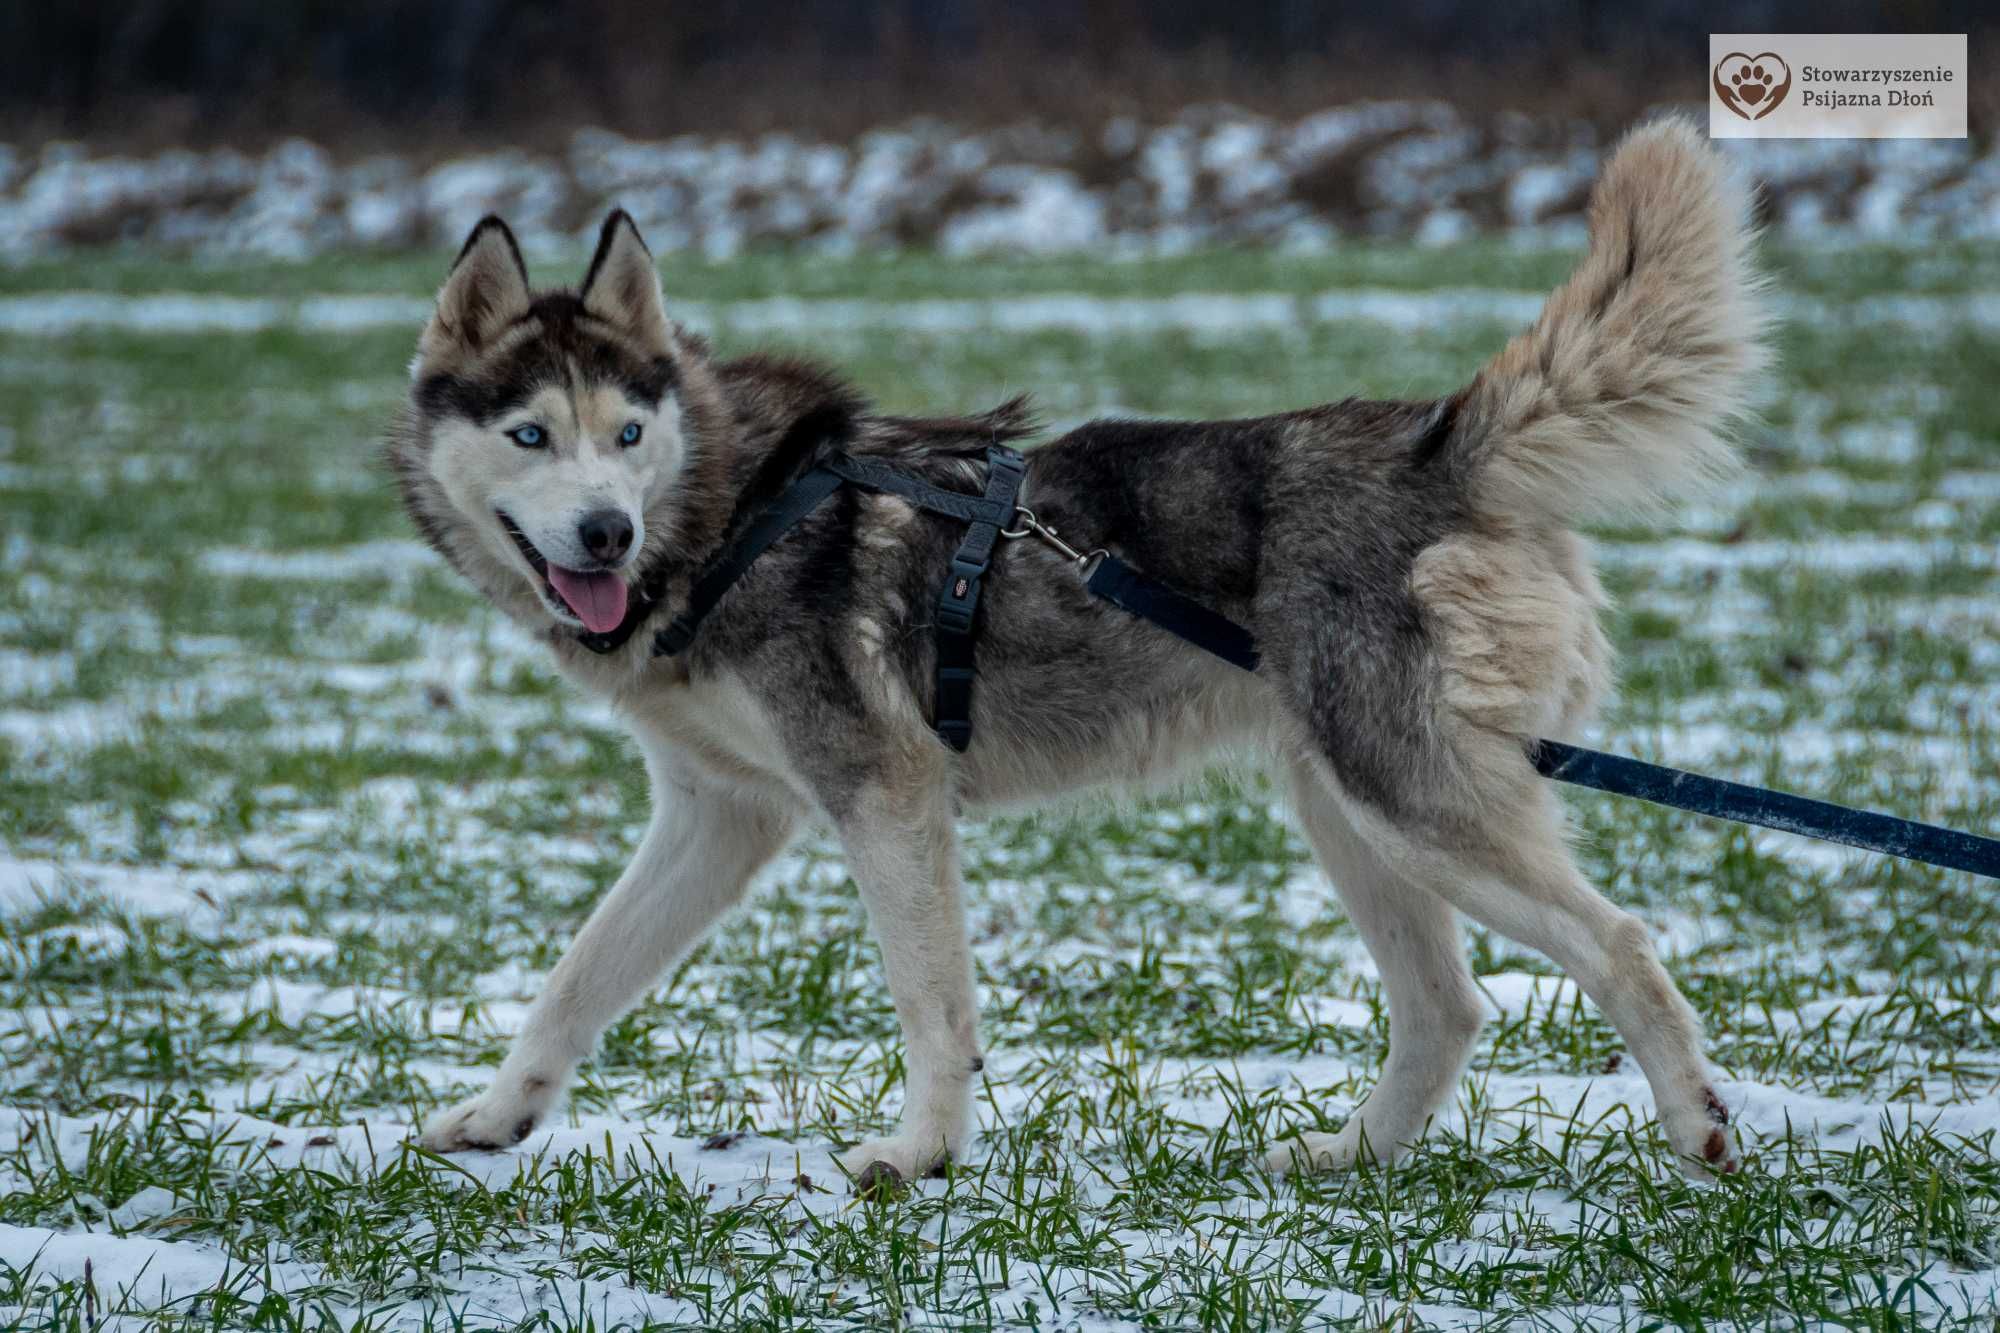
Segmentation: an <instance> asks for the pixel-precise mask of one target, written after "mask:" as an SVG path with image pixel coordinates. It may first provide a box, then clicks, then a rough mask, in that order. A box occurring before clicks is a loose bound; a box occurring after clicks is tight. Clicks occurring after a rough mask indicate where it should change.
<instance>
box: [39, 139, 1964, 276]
mask: <svg viewBox="0 0 2000 1333" xmlns="http://www.w3.org/2000/svg"><path fill="white" fill-rule="evenodd" d="M1608 146H1609V145H1608V144H1607V143H1605V142H1603V141H1601V140H1600V138H1599V136H1598V134H1597V132H1596V131H1595V130H1594V129H1593V128H1592V127H1591V126H1590V125H1588V124H1586V123H1583V122H1571V121H1564V120H1555V119H1536V118H1532V117H1529V116H1525V115H1521V114H1507V115H1502V116H1498V117H1494V118H1491V119H1488V120H1482V121H1480V122H1478V123H1471V122H1468V121H1467V120H1466V119H1465V117H1464V116H1463V114H1462V113H1461V112H1459V111H1458V110H1457V109H1455V108H1453V107H1452V106H1450V105H1448V104H1446V103H1443V102H1380V103H1361V104H1356V105H1352V106H1338V107H1332V108H1329V109H1327V110H1325V111H1322V112H1318V113H1316V114H1313V115H1309V116H1305V117H1303V118H1301V119H1299V120H1296V121H1292V122H1280V121H1273V120H1270V119H1267V118H1264V117H1260V116H1256V115H1252V114H1250V113H1248V112H1244V111H1241V110H1238V109H1235V108H1230V107H1226V106H1208V107H1195V108H1190V109H1188V110H1186V111H1184V112H1182V113H1181V114H1180V115H1178V116H1176V117H1175V118H1174V119H1172V120H1171V121H1168V122H1166V123H1163V124H1141V123H1139V122H1137V121H1134V120H1131V119H1115V120H1113V121H1111V122H1109V123H1107V124H1105V125H1103V126H1101V127H1100V128H1099V129H1098V130H1097V131H1096V132H1095V133H1086V132H1082V131H1077V130H1053V129H1049V128H1046V127H1038V126H1034V125H1019V126H1014V127H1010V128H1004V129H999V130H985V131H975V130H969V129H964V128H959V127H955V126H952V125H949V124H944V123H939V122H931V121H924V122H917V123H913V124H907V125H896V126H887V127H884V128H882V129H879V130H876V131H874V132H872V133H869V134H866V135H863V136H862V137H860V138H859V139H857V140H855V141H854V142H851V143H827V142H817V141H814V140H811V139H809V138H804V137H800V136H797V135H792V134H771V135H767V136H765V137H764V138H761V139H756V140H751V141H738V140H732V139H709V138H698V137H692V136H687V137H681V138H676V139H671V140H668V141H665V142H643V141H636V140H630V139H625V138H621V137H620V136H618V135H615V134H612V133H609V132H607V131H603V130H586V131H583V132H580V133H578V134H577V135H576V136H575V137H574V139H573V140H572V141H571V143H570V145H569V148H568V151H567V152H566V153H563V154H559V155H553V156H538V155H536V154H532V153H528V152H524V151H520V150H506V151H496V152H489V153H484V154H479V155H476V156H472V157H465V158H457V159H452V160H448V161H442V162H424V161H420V160H416V159H408V158H402V157H396V156H374V157H368V158H365V159H361V160H358V161H343V160H340V159H338V158H337V157H336V156H335V155H334V154H333V153H331V152H329V151H328V150H327V149H326V148H324V147H321V146H319V145H317V144H312V143H308V142H305V141H303V140H292V141H288V142H286V143H283V144H280V145H279V146H277V147H275V148H273V149H271V150H270V151H268V152H266V153H263V154H261V155H250V154H246V153H242V152H238V151H234V150H228V149H223V150H216V151H209V152H192V151H186V150H175V151H169V152H163V153H159V154H157V155H154V156H151V157H129V156H123V155H119V154H115V153H100V152H93V151H92V150H91V148H90V147H89V146H88V145H82V144H73V143H55V144H50V145H47V146H44V147H42V148H40V149H39V150H36V151H34V152H26V151H22V150H18V149H11V148H7V147H6V146H5V145H0V255H8V254H12V255H24V254H40V253H47V252H50V251H55V250H61V249H65V248H70V247H88V246H98V245H107V244H142V245H147V246H154V247H165V248H170V249H181V250H192V251H196V252H203V253H212V254H245V255H265V256H277V257H282V258H300V257H304V256H307V255H313V254H319V253H324V252H327V251H334V250H343V249H373V248H383V247H396V246H408V245H449V244H453V243H456V242H457V241H458V240H459V239H460V238H462V237H463V236H464V235H465V233H466V231H467V230H468V229H469V228H470V227H471V225H472V223H473V222H475V221H476V220H477V219H478V218H479V217H480V216H481V215H482V214H484V213H488V212H499V213H502V214H504V215H505V216H506V217H507V218H508V220H509V221H510V222H511V223H512V224H513V225H514V227H515V229H516V230H517V231H518V232H519V233H520V235H521V236H522V239H523V240H524V242H526V243H527V244H528V246H529V247H530V248H531V249H541V250H548V249H554V248H559V247H564V246H567V245H569V244H571V243H573V242H574V240H575V239H576V238H578V237H580V236H583V235H585V234H587V233H588V232H590V230H591V229H592V228H594V227H595V226H596V224H597V222H598V220H599V219H601V218H602V216H603V214H604V212H605V211H606V210H607V209H608V208H610V207H611V206H613V205H619V206H622V207H624V208H626V209H628V210H629V211H630V212H631V213H632V214H633V215H634V216H635V217H636V218H637V219H638V220H639V223H640V226H641V228H642V229H643V230H644V231H645V233H646V235H647V237H648V238H649V240H650V241H651V243H652V244H653V246H654V248H655V249H656V250H691V251H696V252H699V253H702V254H706V255H709V256H712V257H718V258H721V257H727V256H730V255H733V254H736V253H738V252H739V251H741V250H743V249H744V248H746V247H752V246H769V245H773V244H804V245H809V246H813V247H817V248H820V249H823V250H825V251H827V252H829V253H833V254H845V253H850V252H853V251H856V250H860V249H881V248H907V247H927V248H928V247H935V248H936V249H938V250H940V251H942V252H944V253H946V254H951V255H972V254H987V253H995V252H1016V253H1027V254H1058V253H1077V252H1096V251H1105V250H1110V251H1115V252H1125V253H1144V254H1159V253H1179V252H1184V251H1187V250H1190V249H1192V248H1195V247H1200V246H1205V245H1214V244H1218V243H1239V242H1251V243H1257V244H1266V245H1277V246H1282V247H1288V248H1293V249H1299V250H1314V249H1321V248H1325V247H1326V246H1328V245H1330V244H1332V243H1333V242H1334V241H1336V240H1337V239H1338V238H1340V237H1355V236H1360V237H1378V238H1382V237H1389V238H1397V239H1402V238H1408V237H1416V238H1420V239H1422V240H1425V241H1428V242H1432V243H1445V242H1450V241H1453V240H1458V239H1461V238H1463V237H1465V236H1468V235H1472V234H1474V233H1478V232H1483V231H1493V230H1511V231H1516V232H1522V233H1530V234H1534V235H1536V236H1539V237H1543V238H1549V237H1554V238H1557V239H1561V238H1565V237H1568V236H1571V235H1574V234H1575V233H1576V231H1577V230H1578V229H1579V227H1580V226H1581V218H1582V209H1583V204H1584V200H1585V198H1586V195H1587V192H1588V188H1589V184H1590V181H1591V180H1592V179H1593V177H1594V175H1595V173H1596V168H1597V163H1598V160H1599V158H1600V157H1601V155H1602V154H1603V153H1604V151H1606V149H1607V148H1608ZM1731 151H1732V152H1733V153H1735V154H1736V155H1737V156H1738V157H1739V158H1740V159H1741V161H1742V162H1743V164H1744V165H1745V167H1746V168H1747V169H1748V171H1749V172H1750V174H1751V175H1752V176H1754V177H1755V178H1756V179H1757V180H1758V181H1759V183H1760V184H1761V185H1762V187H1763V189H1764V191H1765V194H1766V196H1767V199H1768V203H1769V208H1770V216H1771V218H1772V220H1773V221H1774V222H1775V223H1776V224H1777V225H1778V227H1779V228H1780V229H1782V230H1783V231H1785V232H1786V233H1788V234H1792V235H1795V236H1798V237H1801V238H1825V237H1829V236H1852V237H1857V238H1862V239H1882V240H1910V239H1913V238H1915V239H1952V238H1966V237H1990V236H1993V235H1995V234H1996V233H2000V149H1995V148H1993V147H1992V146H1991V145H1988V146H1986V147H1985V148H1983V149H1982V148H1980V147H1977V146H1975V145H1973V144H1971V143H1970V142H1969V141H1943V140H1939V141H1897V140H1797V141H1764V142H1759V143H1754V144H1749V143H1743V144H1734V145H1732V146H1731Z"/></svg>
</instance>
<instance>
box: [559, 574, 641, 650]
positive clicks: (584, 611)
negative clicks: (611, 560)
mask: <svg viewBox="0 0 2000 1333" xmlns="http://www.w3.org/2000/svg"><path fill="white" fill-rule="evenodd" d="M549 586H550V587H552V588H554V589H555V590H556V592H557V593H558V594H559V595H560V596H561V597H562V599H563V600H564V601H565V602H568V603H569V609H570V610H572V611H574V612H576V618H577V619H578V620H581V621H582V622H583V624H584V628H586V629H588V630H589V631H590V632H591V633H592V634H609V633H610V632H611V631H612V630H614V629H617V628H618V627H619V626H620V625H622V624H624V623H625V580H624V579H621V578H619V577H618V576H617V575H616V574H612V573H608V572H605V571H601V570H600V571H599V572H598V573H595V574H580V573H578V572H577V571H576V570H574V569H564V568H563V567H562V566H561V565H554V564H552V565H550V566H549Z"/></svg>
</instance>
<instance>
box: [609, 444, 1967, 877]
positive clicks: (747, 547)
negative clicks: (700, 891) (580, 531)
mask: <svg viewBox="0 0 2000 1333" xmlns="http://www.w3.org/2000/svg"><path fill="white" fill-rule="evenodd" d="M986 462H987V472H986V490H985V493H984V494H982V495H967V494H965V493H964V492H961V491H949V490H944V489H942V488H940V487H937V486H933V485H931V484H930V483H929V482H926V481H920V480H918V479H917V478H915V477H911V476H906V475H905V474H903V473H901V472H898V471H896V470H895V469H894V468H892V467H889V466H888V465H886V464H884V463H880V462H877V461H875V460H872V459H859V458H851V457H849V456H848V455H846V454H834V455H832V456H830V457H828V458H827V459H826V460H825V461H823V462H821V463H820V464H818V465H817V466H815V467H814V468H812V469H811V470H810V471H808V472H807V473H805V475H803V476H801V477H800V478H799V479H798V480H797V481H795V482H793V483H792V484H791V485H790V486H789V487H787V488H786V489H785V491H784V492H783V493H781V494H780V495H779V496H778V497H777V499H775V500H773V501H772V502H771V503H770V504H769V505H768V506H766V507H765V509H764V510H763V511H762V512H761V513H760V514H759V515H758V516H757V518H756V519H755V520H753V521H752V522H751V523H750V525H749V526H748V527H747V528H745V529H744V530H743V533H742V535H741V536H739V537H738V538H737V539H736V540H735V541H734V542H732V543H731V544H730V545H729V546H728V548H727V549H725V550H724V551H723V553H722V554H721V555H719V556H717V557H716V558H715V560H713V561H712V562H711V563H710V564H709V565H708V566H707V567H706V568H705V569H704V570H703V571H702V573H701V575H700V577H699V578H697V579H696V580H695V583H694V587H693V589H692V590H691V591H690V593H689V595H688V604H687V607H686V609H684V610H683V611H682V612H681V613H680V614H679V615H677V616H675V617H674V619H673V621H672V623H670V624H669V625H668V626H667V627H666V628H665V629H663V630H661V631H660V632H659V633H658V634H657V635H656V636H654V639H653V653H654V655H655V656H664V657H673V656H676V655H678V654H679V653H681V652H683V651H685V650H686V649H687V647H688V645H689V644H691V643H692V642H694V636H695V632H696V631H697V630H698V629H699V628H700V627H701V622H702V620H703V619H704V618H705V617H706V616H707V615H708V613H709V612H710V611H713V610H714V609H715V606H716V603H718V602H720V601H721V600H722V597H723V594H725V593H727V592H728V591H729V589H730V588H731V587H732V586H733V585H734V584H735V582H736V580H738V579H739V578H741V577H743V574H744V572H745V571H747V570H748V569H749V568H750V566H751V565H752V564H753V563H754V562H755V561H756V559H757V557H758V556H760V555H762V554H763V553H764V552H765V551H767V550H769V549H770V547H771V545H772V544H773V543H774V542H776V541H777V540H778V539H779V538H781V537H783V536H784V535H785V533H787V532H789V531H790V530H791V529H792V528H793V527H794V526H796V525H797V524H798V523H799V522H801V521H802V520H803V519H804V518H805V517H806V516H807V515H808V514H810V513H812V512H813V510H815V509H817V508H818V507H819V504H820V502H821V501H823V500H825V499H826V498H827V497H828V496H829V495H832V494H833V493H834V492H835V491H836V490H839V489H840V487H841V486H843V485H852V486H859V487H861V488H862V489H863V490H869V491H876V492H879V493H881V494H884V495H894V496H898V497H900V498H902V499H904V500H907V501H909V502H910V503H911V504H913V505H915V506H917V507H918V508H919V509H922V510H925V511H926V512H928V513H933V514H940V515H942V516H944V517H946V518H952V519H957V520H958V521H960V522H962V523H964V524H965V525H966V530H965V539H964V540H963V541H962V542H960V543H959V547H958V552H957V553H956V554H955V555H953V556H952V559H951V567H950V569H949V570H948V571H947V574H946V577H945V580H944V589H943V592H942V593H941V595H940V596H939V598H938V608H937V704H936V709H935V712H934V714H933V717H932V725H933V726H934V727H935V728H936V730H937V734H938V736H939V737H940V738H941V739H943V741H944V742H945V744H947V745H949V746H950V747H951V748H952V749H954V750H957V751H960V752H963V751H964V750H965V749H966V747H967V746H969V745H970V744H971V743H972V685H973V680H974V671H975V662H974V645H975V643H976V642H977V639H978V625H977V622H976V616H977V613H978V610H979V585H980V581H981V579H983V578H984V577H985V575H986V572H987V570H988V569H990V568H991V567H992V563H993V549H994V546H995V544H996V543H997V542H998V540H999V539H1000V538H1001V537H1025V536H1027V535H1029V534H1030V533H1033V534H1034V535H1035V536H1037V537H1040V538H1041V539H1042V540H1044V541H1046V542H1048V543H1049V544H1050V545H1052V546H1054V547H1055V548H1056V549H1058V550H1059V551H1061V552H1062V553H1063V555H1064V556H1066V557H1067V558H1069V559H1070V560H1072V561H1073V562H1075V563H1077V564H1078V565H1080V566H1082V567H1084V568H1085V569H1087V570H1088V571H1089V572H1088V577H1087V578H1086V579H1085V582H1084V588H1085V589H1086V590H1087V591H1088V592H1089V593H1090V594H1091V595H1092V596H1095V597H1101V598H1103V599H1104V600H1105V601H1107V602H1110V603H1111V604H1112V605H1113V606H1116V607H1118V608H1120V609H1121V610H1124V611H1126V612H1129V613H1130V614H1132V615H1134V616H1137V617H1138V618H1139V619H1141V620H1145V621H1150V622H1151V623H1152V624H1154V625H1157V626H1159V627H1160V628H1161V629H1163V630H1165V631H1167V632H1168V633H1169V634H1173V635H1175V636H1177V637H1179V638H1181V639H1185V640H1186V641H1187V642H1189V643H1191V644H1193V645H1194V646H1195V647H1197V648H1200V649H1201V650H1202V651H1204V652H1207V653H1212V654H1213V655H1215V656H1216V657H1219V658H1221V659H1222V660H1223V661H1225V662H1228V663H1229V664H1230V665H1232V666H1235V667H1239V668H1241V669H1242V670H1244V671H1255V670H1256V669H1257V667H1258V661H1259V659H1258V655H1257V641H1256V638H1255V636H1253V635H1252V634H1251V633H1250V631H1249V630H1247V629H1245V628H1244V627H1243V626H1241V625H1239V624H1237V623H1236V622H1235V621H1233V620H1230V619H1229V618H1228V617H1226V616H1222V615H1218V614H1216V613H1215V612H1214V611H1212V610H1210V609H1209V608H1207V607H1205V606H1203V605H1201V604H1200V603H1199V602H1195V601H1192V600H1190V599H1189V598H1187V597H1185V596H1183V595H1182V594H1180V593H1178V592H1176V591H1174V590H1173V589H1172V588H1169V587H1168V586H1167V585H1166V584H1164V583H1161V582H1159V581H1158V580H1156V579H1151V578H1148V577H1147V576H1146V575H1144V574H1142V573H1140V572H1139V571H1138V570H1136V569H1133V568H1132V567H1131V566H1130V565H1128V564H1126V563H1125V562H1124V561H1122V560H1120V559H1119V558H1118V557H1117V556H1115V555H1112V554H1111V553H1110V552H1109V551H1106V550H1103V549H1097V550H1091V551H1087V552H1086V551H1079V550H1077V549H1076V548H1075V547H1073V546H1071V545H1070V544H1069V543H1068V542H1065V541H1064V540H1063V539H1062V538H1061V537H1059V536H1058V535H1057V534H1056V531H1055V529H1054V528H1050V527H1047V526H1045V525H1044V524H1042V523H1041V522H1039V521H1038V520H1037V519H1036V518H1035V515H1034V513H1033V511H1032V510H1029V509H1027V508H1025V507H1023V506H1022V505H1020V504H1019V503H1018V499H1019V496H1020V493H1021V482H1022V480H1023V479H1024V478H1025V476H1026V475H1027V460H1026V459H1024V458H1023V457H1022V456H1021V455H1020V454H1019V453H1017V452H1015V451H1014V450H1012V449H1008V448H1005V447H1003V446H998V445H996V446H994V447H993V448H991V449H988V450H987V451H986ZM1017 521H1018V522H1019V523H1021V524H1022V526H1021V527H1019V528H1015V527H1014V526H1013V525H1014V524H1015V523H1016V522H1017ZM636 628H637V624H636V621H635V622H634V623H631V624H628V625H623V626H620V627H619V629H618V630H616V631H613V633H612V634H610V635H580V636H578V637H579V639H580V641H581V642H583V643H584V645H585V646H586V647H589V648H591V649H592V650H593V651H597V652H609V651H611V650H612V648H615V647H617V646H618V645H619V644H622V643H624V642H625V640H626V639H628V638H630V637H631V635H632V633H633V631H634V630H635V629H636ZM601 644H603V645H607V646H600V645H601ZM1529 757H1530V759H1531V760H1532V761H1533V763H1534V765H1535V768H1536V771H1537V772H1539V773H1541V774H1542V775H1543V776H1544V777H1548V778H1554V779H1555V780H1556V781H1558V782H1568V783H1573V784H1575V785H1577V786H1582V787H1591V788H1594V789H1596V790H1598V791H1605V792H1611V793H1613V794H1614V795H1620V796H1632V797H1637V798H1638V799H1640V800H1644V801H1651V802H1653V803H1655V804H1657V805H1667V806H1673V807H1675V808H1677V809H1681V810H1687V811H1690V812H1692V813H1694V814H1698V815H1708V816H1712V817H1714V818H1718V819H1729V820H1734V821H1736V822H1737V823H1742V824H1756V825H1759V826H1761V827H1763V828H1772V829H1779V830H1781V831H1783V832H1786V833H1798V834H1803V835H1805V836H1807V837H1811V838H1823V839H1825V840H1827V841H1829V842H1838V843H1843V844H1845V845H1847V846H1850V847H1859V848H1862V849H1864V850H1867V851H1873V852H1883V853H1886V854H1888V855H1890V856H1900V857H1904V858H1907V859H1909V860H1913V861H1924V862H1927V863H1929V864H1931V865H1937V866H1944V867H1946V868H1948V869H1953V870H1964V871H1969V872H1971V873H1972V874H1975V875H1984V876H1987V877H1989V878H1993V879H2000V839H1994V838H1985V837H1981V836H1979V835H1977V834H1973V833H1961V832H1958V831H1957V830H1955V829H1948V828H1940V827H1938V826H1937V825H1934V824H1922V823H1918V822H1917V821H1915V820H1910V819H1899V818H1897V817H1895V816H1893V815H1883V814H1876V813H1874V812H1872V811H1868V810H1855V809H1851V808H1849V807H1847V806H1842V805H1833V804H1830V803H1828V802H1826V801H1815V800H1812V799H1810V798H1807V797H1804V796H1794V795H1792V794H1790V793H1788V792H1779V791H1771V790H1768V789H1766V788H1762V787H1750V786H1745V785H1744V784H1742V783H1736V782H1725V781H1723V780H1721V779H1720V778H1711V777H1704V776H1702V775H1700V774H1698V773H1688V772H1684V771H1682V770H1680V769H1677V768H1666V767H1664V766H1662V765H1659V764H1649V763H1645V762H1643V761H1641V760H1638V759H1628V758H1626V757H1625V756H1623V755H1614V754H1605V753H1603V752H1602V751H1598V750H1586V749H1583V748H1582V747H1580V746H1575V745H1566V744H1563V743H1561V742H1559V741H1546V740H1545V741H1536V742H1534V743H1533V744H1532V745H1530V746H1529Z"/></svg>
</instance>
